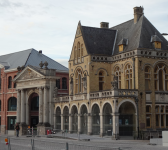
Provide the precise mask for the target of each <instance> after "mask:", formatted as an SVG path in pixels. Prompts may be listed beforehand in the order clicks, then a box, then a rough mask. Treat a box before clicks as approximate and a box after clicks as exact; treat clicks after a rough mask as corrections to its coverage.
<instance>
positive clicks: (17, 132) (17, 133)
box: [15, 123, 20, 137]
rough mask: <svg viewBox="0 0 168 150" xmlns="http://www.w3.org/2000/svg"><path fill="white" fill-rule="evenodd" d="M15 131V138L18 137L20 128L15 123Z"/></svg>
mask: <svg viewBox="0 0 168 150" xmlns="http://www.w3.org/2000/svg"><path fill="white" fill-rule="evenodd" d="M15 130H16V136H17V137H19V130H20V127H19V125H18V124H17V123H16V126H15Z"/></svg>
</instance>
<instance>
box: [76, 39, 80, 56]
mask: <svg viewBox="0 0 168 150" xmlns="http://www.w3.org/2000/svg"><path fill="white" fill-rule="evenodd" d="M77 49H78V59H79V58H80V43H79V42H78V45H77Z"/></svg>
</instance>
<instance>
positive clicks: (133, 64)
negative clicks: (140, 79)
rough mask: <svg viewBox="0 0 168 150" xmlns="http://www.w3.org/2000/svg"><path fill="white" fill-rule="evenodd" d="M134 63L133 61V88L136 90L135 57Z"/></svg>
mask: <svg viewBox="0 0 168 150" xmlns="http://www.w3.org/2000/svg"><path fill="white" fill-rule="evenodd" d="M132 61H133V75H134V79H133V80H134V85H133V88H134V89H135V58H134V57H133V58H132Z"/></svg>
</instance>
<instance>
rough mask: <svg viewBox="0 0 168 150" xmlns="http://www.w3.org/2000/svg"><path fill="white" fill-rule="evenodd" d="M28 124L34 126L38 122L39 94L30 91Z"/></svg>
mask: <svg viewBox="0 0 168 150" xmlns="http://www.w3.org/2000/svg"><path fill="white" fill-rule="evenodd" d="M29 112H30V115H29V125H30V127H31V128H32V127H33V128H36V127H37V124H38V123H39V96H38V94H37V93H32V94H31V95H30V97H29Z"/></svg>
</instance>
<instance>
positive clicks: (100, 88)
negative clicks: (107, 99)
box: [99, 82, 103, 91]
mask: <svg viewBox="0 0 168 150" xmlns="http://www.w3.org/2000/svg"><path fill="white" fill-rule="evenodd" d="M99 90H100V91H102V90H103V82H99Z"/></svg>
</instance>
